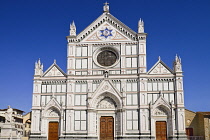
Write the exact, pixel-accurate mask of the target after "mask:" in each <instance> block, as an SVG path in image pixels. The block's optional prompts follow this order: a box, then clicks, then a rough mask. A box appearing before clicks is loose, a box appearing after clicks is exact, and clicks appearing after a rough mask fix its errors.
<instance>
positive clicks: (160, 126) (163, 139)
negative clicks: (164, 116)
mask: <svg viewBox="0 0 210 140" xmlns="http://www.w3.org/2000/svg"><path fill="white" fill-rule="evenodd" d="M156 140H167V127H166V122H165V121H157V122H156Z"/></svg>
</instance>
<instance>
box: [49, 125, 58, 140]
mask: <svg viewBox="0 0 210 140" xmlns="http://www.w3.org/2000/svg"><path fill="white" fill-rule="evenodd" d="M58 125H59V124H58V122H49V130H48V140H58Z"/></svg>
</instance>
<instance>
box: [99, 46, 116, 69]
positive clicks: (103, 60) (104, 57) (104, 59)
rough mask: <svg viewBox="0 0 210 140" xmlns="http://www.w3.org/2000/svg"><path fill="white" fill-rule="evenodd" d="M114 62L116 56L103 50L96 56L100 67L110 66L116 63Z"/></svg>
mask: <svg viewBox="0 0 210 140" xmlns="http://www.w3.org/2000/svg"><path fill="white" fill-rule="evenodd" d="M116 60H117V56H116V54H115V53H114V52H112V51H109V50H104V51H102V52H100V53H99V54H98V56H97V61H98V63H99V64H100V65H102V66H111V65H113V64H114V63H115V62H116Z"/></svg>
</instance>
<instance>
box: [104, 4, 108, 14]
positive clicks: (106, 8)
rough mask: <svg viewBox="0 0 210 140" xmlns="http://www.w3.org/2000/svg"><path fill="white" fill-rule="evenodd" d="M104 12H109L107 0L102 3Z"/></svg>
mask: <svg viewBox="0 0 210 140" xmlns="http://www.w3.org/2000/svg"><path fill="white" fill-rule="evenodd" d="M104 12H106V13H108V12H109V3H108V2H105V3H104Z"/></svg>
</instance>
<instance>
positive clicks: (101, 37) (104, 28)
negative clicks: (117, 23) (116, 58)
mask: <svg viewBox="0 0 210 140" xmlns="http://www.w3.org/2000/svg"><path fill="white" fill-rule="evenodd" d="M92 41H94V42H100V41H103V42H104V41H132V40H131V39H130V38H129V37H127V36H126V35H123V34H122V33H121V32H120V31H119V30H118V29H116V28H115V27H113V26H112V25H111V24H109V23H108V22H104V23H103V24H101V25H100V26H99V27H98V28H97V29H96V30H95V31H93V32H92V33H91V34H90V35H88V36H87V37H86V38H85V39H84V40H83V41H81V42H92Z"/></svg>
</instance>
